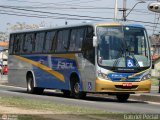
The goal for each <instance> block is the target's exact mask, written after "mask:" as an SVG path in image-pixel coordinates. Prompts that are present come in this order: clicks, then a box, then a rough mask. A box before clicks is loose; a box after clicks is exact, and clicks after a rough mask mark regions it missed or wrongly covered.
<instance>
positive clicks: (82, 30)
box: [8, 22, 151, 101]
mask: <svg viewBox="0 0 160 120" xmlns="http://www.w3.org/2000/svg"><path fill="white" fill-rule="evenodd" d="M8 64H9V73H8V77H9V78H8V79H9V84H10V85H16V86H23V87H25V86H26V87H27V91H28V92H29V93H36V94H41V93H43V91H44V89H60V90H61V91H62V92H63V93H64V95H66V96H73V97H75V98H83V97H85V96H86V93H107V94H114V95H116V96H117V99H118V100H119V101H126V100H127V99H128V98H129V95H130V94H134V93H137V92H150V87H151V80H150V76H151V75H150V69H151V57H150V42H149V40H148V36H147V33H146V30H145V28H144V27H143V26H141V25H138V24H129V23H128V24H127V23H125V24H124V23H120V22H114V23H113V22H111V23H108V22H107V23H83V24H78V25H71V26H69V25H66V26H63V27H57V28H48V29H39V30H29V31H20V32H13V33H11V34H10V43H9V58H8Z"/></svg>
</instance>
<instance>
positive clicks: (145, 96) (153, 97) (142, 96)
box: [129, 86, 160, 103]
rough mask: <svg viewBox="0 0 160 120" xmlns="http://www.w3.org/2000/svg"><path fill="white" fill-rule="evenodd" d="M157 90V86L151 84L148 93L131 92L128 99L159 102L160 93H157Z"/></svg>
mask: <svg viewBox="0 0 160 120" xmlns="http://www.w3.org/2000/svg"><path fill="white" fill-rule="evenodd" d="M158 90H159V87H158V86H152V87H151V92H150V93H137V94H132V95H131V96H130V98H129V99H134V100H141V101H150V102H159V103H160V93H158Z"/></svg>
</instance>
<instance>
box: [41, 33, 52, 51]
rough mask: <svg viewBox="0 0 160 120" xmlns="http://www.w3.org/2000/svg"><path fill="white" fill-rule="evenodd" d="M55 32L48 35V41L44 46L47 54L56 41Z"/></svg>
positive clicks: (46, 40)
mask: <svg viewBox="0 0 160 120" xmlns="http://www.w3.org/2000/svg"><path fill="white" fill-rule="evenodd" d="M54 36H55V31H49V32H47V33H46V39H45V44H44V51H43V52H45V53H49V52H50V51H51V49H52V43H53V41H54Z"/></svg>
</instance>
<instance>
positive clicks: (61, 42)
mask: <svg viewBox="0 0 160 120" xmlns="http://www.w3.org/2000/svg"><path fill="white" fill-rule="evenodd" d="M68 38H69V30H62V31H59V32H58V37H57V48H56V52H66V51H67V50H68Z"/></svg>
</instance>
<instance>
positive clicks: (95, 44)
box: [93, 36, 98, 47]
mask: <svg viewBox="0 0 160 120" xmlns="http://www.w3.org/2000/svg"><path fill="white" fill-rule="evenodd" d="M93 46H94V47H97V46H98V41H97V36H93Z"/></svg>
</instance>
